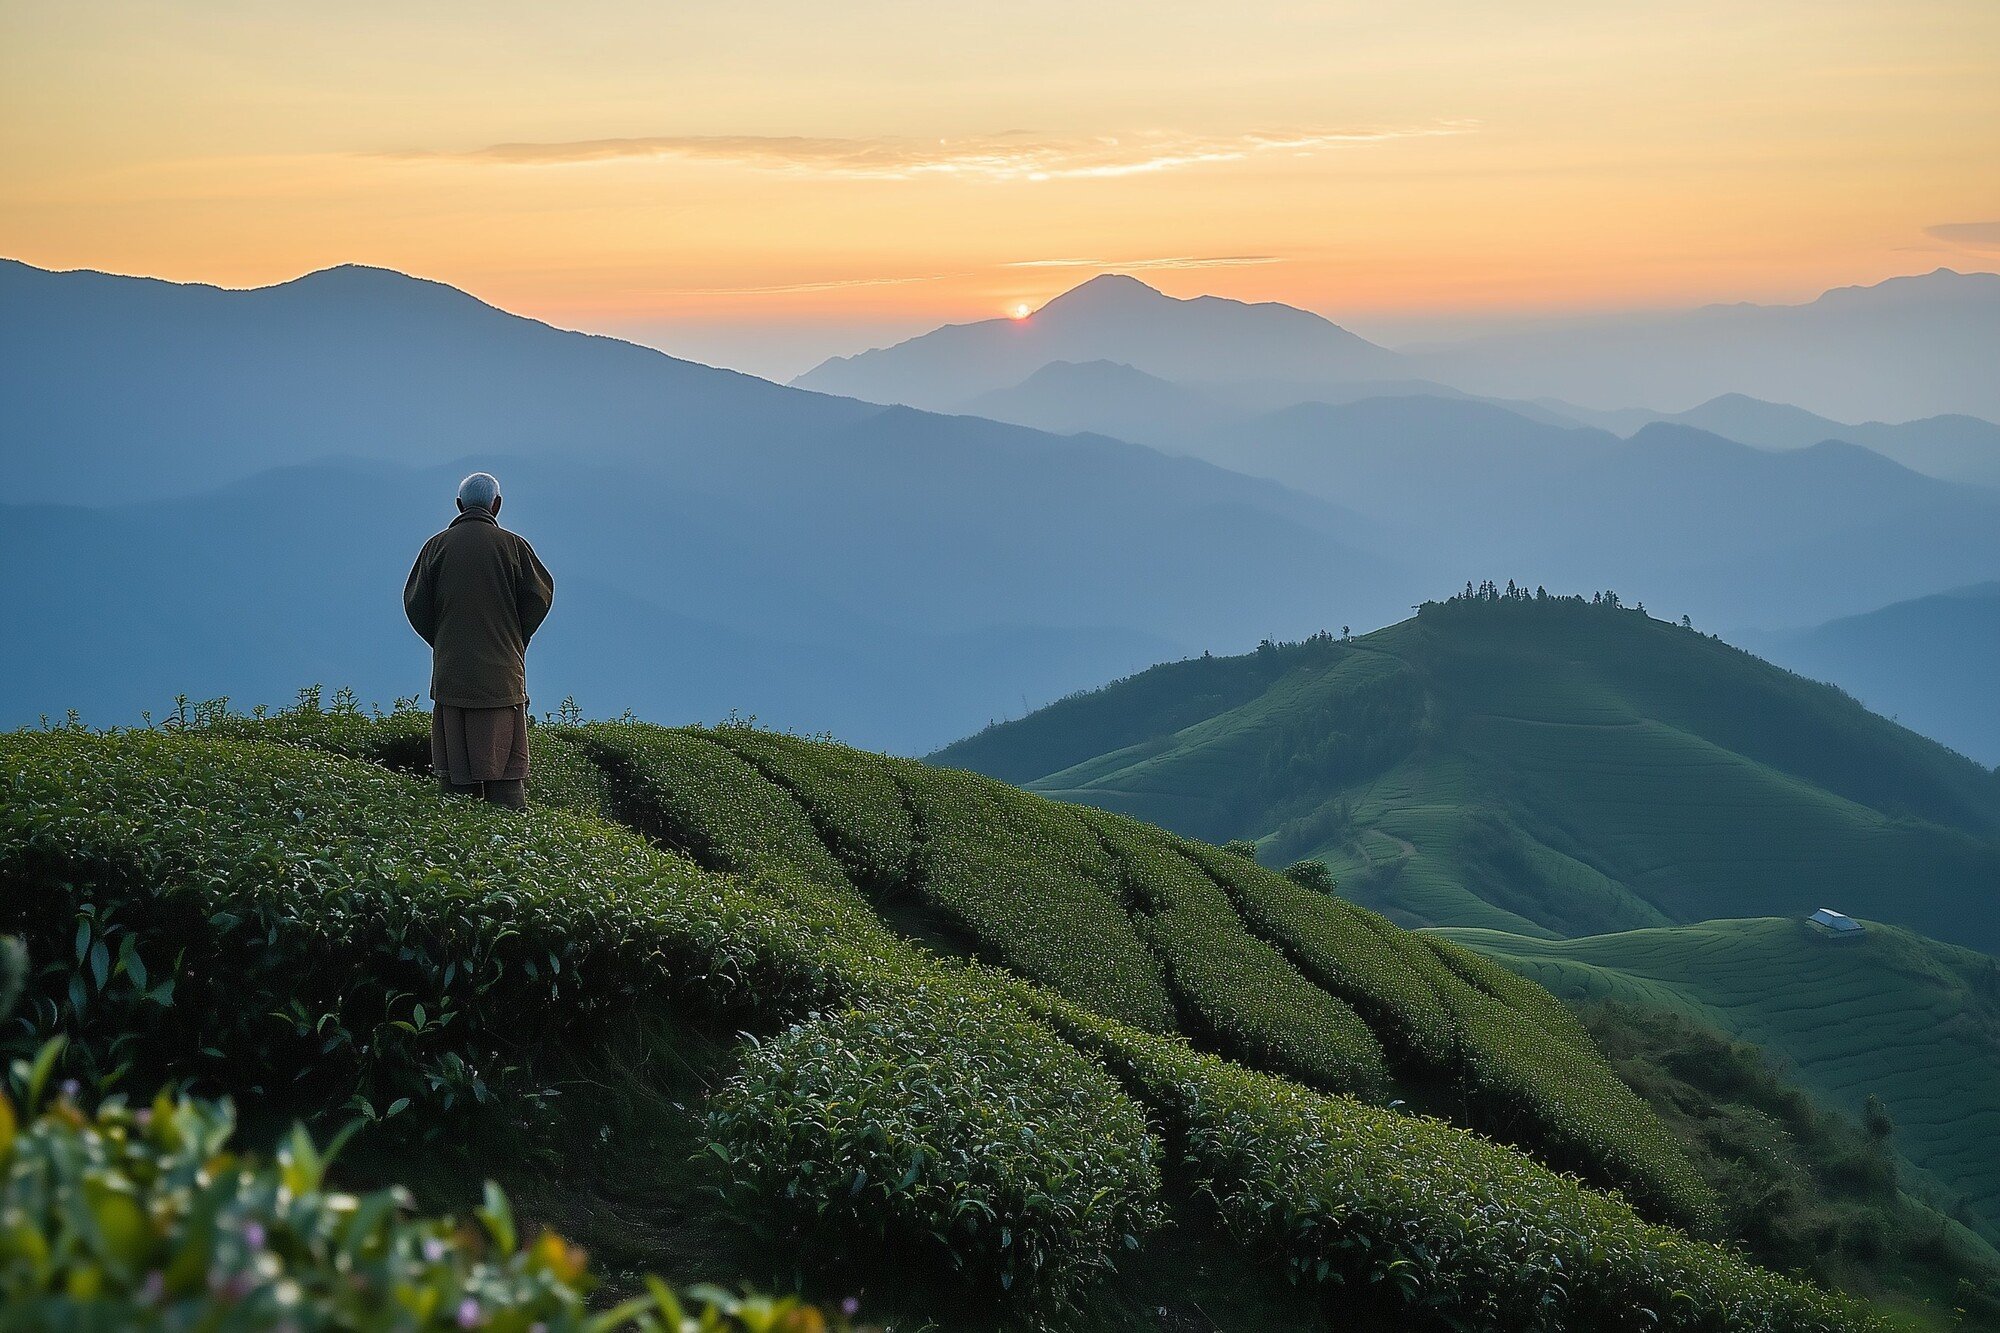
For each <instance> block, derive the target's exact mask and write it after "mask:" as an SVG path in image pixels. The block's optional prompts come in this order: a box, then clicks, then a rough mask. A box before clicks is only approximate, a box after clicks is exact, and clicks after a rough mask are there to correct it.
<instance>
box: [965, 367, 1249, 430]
mask: <svg viewBox="0 0 2000 1333" xmlns="http://www.w3.org/2000/svg"><path fill="white" fill-rule="evenodd" d="M959 409H960V410H961V411H964V412H969V413H971V414H972V415H973V416H979V417H990V418H991V419H993V420H994V421H1011V422H1013V423H1014V424H1015V425H1019V426H1032V427H1034V428H1035V429H1036V430H1047V431H1055V432H1057V433H1058V434H1075V433H1078V432H1085V431H1088V432H1092V433H1095V434H1098V435H1110V436H1114V437H1116V438H1117V439H1121V440H1133V441H1136V442H1138V443H1140V444H1153V445H1164V444H1169V443H1171V442H1173V441H1176V440H1179V439H1181V438H1183V437H1185V436H1187V435H1189V434H1191V433H1196V432H1201V431H1207V430H1214V429H1216V428H1217V427H1219V426H1222V425H1224V424H1226V423H1228V422H1231V421H1234V420H1236V419H1237V418H1238V416H1239V415H1240V412H1239V411H1238V410H1237V409H1235V408H1232V407H1230V406H1228V405H1226V404H1224V403H1222V402H1220V401H1218V400H1217V399H1216V398H1215V397H1213V396H1211V395H1210V394H1207V393H1204V392H1202V391H1201V390H1200V389H1197V388H1191V387H1189V386H1187V385H1183V384H1176V383H1174V382H1172V381H1171V380H1163V379H1161V378H1159V377H1158V376H1157V375H1148V374H1147V373H1146V372H1145V371H1143V370H1135V369H1133V368H1132V367H1131V366H1128V365H1125V364H1124V363H1123V362H1119V361H1051V362H1049V363H1048V364H1047V365H1045V366H1043V367H1042V368H1041V369H1040V370H1037V371H1036V372H1035V373H1034V374H1032V375H1030V376H1028V378H1026V379H1024V380H1022V381H1021V382H1020V383H1019V384H1012V385H1009V386H1007V387H1006V388H1004V389H994V390H992V391H990V392H987V393H981V394H974V395H973V396H972V397H971V398H968V399H966V400H965V402H963V403H961V404H959Z"/></svg>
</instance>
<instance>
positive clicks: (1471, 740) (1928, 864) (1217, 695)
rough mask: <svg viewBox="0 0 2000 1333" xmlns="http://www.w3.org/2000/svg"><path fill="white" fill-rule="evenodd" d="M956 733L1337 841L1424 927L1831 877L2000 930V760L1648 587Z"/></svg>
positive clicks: (1294, 837) (1623, 922) (1162, 677)
mask: <svg viewBox="0 0 2000 1333" xmlns="http://www.w3.org/2000/svg"><path fill="white" fill-rule="evenodd" d="M935 758H936V759H937V760H938V761H939V762H943V763H951V764H958V765H964V766H966V767H971V768H974V769H978V770H981V771H991V772H994V773H996V774H1003V775H1005V776H1007V777H1009V778H1011V779H1013V780H1016V781H1025V782H1027V783H1028V785H1029V786H1030V787H1031V788H1032V789H1033V790H1036V791H1040V792H1043V793H1046V794H1048V795H1053V796H1059V797H1061V798H1063V799H1066V800H1075V801H1081V802H1085V803H1088V804H1092V805H1098V806H1103V807H1105V808H1109V809H1116V810H1120V811H1122V812H1125V813H1129V814H1133V815H1137V816H1139V817H1141V818H1146V819H1151V820H1154V821H1157V822H1159V823H1162V824H1165V825H1166V826H1168V827H1170V828H1174V829H1176V830H1179V831H1181V832H1184V833H1188V834H1192V835H1194V836H1197V837H1207V838H1225V837H1246V838H1254V839H1256V840H1257V841H1258V843H1259V846H1260V850H1261V851H1262V853H1263V854H1264V855H1265V856H1266V858H1267V859H1270V860H1272V861H1275V862H1281V863H1282V862H1288V861H1291V860H1293V859H1296V858H1300V857H1316V858H1319V859H1322V860H1324V861H1325V862H1326V863H1327V864H1328V865H1329V866H1330V867H1331V868H1332V869H1333V871H1334V874H1335V876H1336V878H1337V879H1338V880H1339V881H1340V883H1341V885H1342V889H1343V892H1345V893H1347V894H1349V895H1351V896H1352V897H1354V898H1355V899H1356V900H1357V901H1360V902H1363V903H1367V904H1369V905H1371V906H1374V907H1376V908H1377V909H1378V910H1382V911H1385V912H1387V913H1389V914H1390V915H1391V916H1392V917H1394V918H1395V919H1397V920H1399V921H1402V922H1404V923H1405V924H1415V925H1476V926H1490V927H1494V928H1497V929H1502V930H1511V931H1516V932H1520V933H1524V934H1530V935H1582V934H1594V933H1599V932H1603V931H1607V930H1621V929H1630V928H1634V927H1641V926H1654V925H1666V924H1671V923H1674V922H1692V921H1700V920H1708V919H1711V918H1715V917H1719V916H1727V915H1743V914H1746V913H1753V914H1765V915H1802V914H1804V913H1806V912H1809V911H1811V910H1812V909H1813V908H1815V907H1819V906H1821V905H1823V904H1825V903H1828V902H1832V903H1834V904H1836V905H1841V906H1843V907H1844V908H1845V909H1847V910H1851V911H1853V912H1855V913H1858V914H1862V915H1867V916H1870V917H1873V918H1876V919H1880V920H1890V921H1895V922H1897V923H1899V924H1904V925H1908V926H1911V927H1913V928H1915V929H1918V930H1921V931H1924V932H1925V933H1927V934H1931V935H1934V936H1936V937H1938V938H1940V939H1947V940H1954V941H1957V942H1960V943H1965V944H1970V945H1973V946H1975V947H1981V948H1986V949H1989V950H1990V949H1993V948H1995V947H1996V946H2000V901H1996V900H1995V898H1994V896H1993V891H1992V886H1993V884H1994V882H1995V876H1996V875H2000V779H1996V777H1995V776H1994V775H1993V774H1992V773H1990V772H1988V771H1986V770H1984V769H1982V768H1980V767H1978V766H1977V765H1974V764H1972V763H1971V762H1969V761H1967V760H1965V759H1963V758H1962V757H1960V756H1957V755H1955V754H1953V753H1951V752H1950V751H1947V750H1945V749H1944V748H1943V747H1942V746H1939V745H1937V744H1935V743H1934V742H1931V741H1927V740H1925V739H1923V738H1922V737H1920V736H1917V735H1915V734H1914V733H1912V732H1909V731H1905V730H1904V729H1902V728H1901V727H1898V726H1896V725H1894V724H1893V723H1891V722H1888V721H1887V720H1885V719H1882V718H1879V717H1876V716H1875V715H1873V714H1871V713H1869V712H1868V711H1867V710H1866V709H1864V708H1862V707H1861V706H1860V705H1859V704H1856V703H1855V702H1853V701H1852V700H1851V699H1849V698H1847V697H1845V696H1844V695H1842V694H1840V693H1839V692H1838V691H1836V690H1834V689H1831V688H1829V687H1827V686H1823V685H1817V684H1814V683H1812V682H1809V681H1806V680H1804V679H1802V678H1800V677H1797V676H1794V675H1792V674H1790V673H1788V672H1785V671H1783V670H1781V669H1779V668H1776V667H1772V666H1770V665H1768V664H1766V663H1764V662H1760V661H1758V660H1757V659H1756V658H1753V657H1751V656H1750V655H1748V654H1747V653H1743V652H1741V651H1740V650H1737V649H1734V648H1731V647H1729V646H1727V645H1725V644H1723V643H1720V642H1718V641H1716V640H1714V639H1710V638H1707V637H1705V636H1703V635H1700V634H1698V633H1694V632H1691V631H1688V630H1684V629H1680V628H1678V627H1676V626H1672V625H1668V624H1664V623H1662V622H1659V621H1656V620H1652V619H1650V618H1648V617H1647V616H1644V615H1642V614H1640V613H1638V612H1636V611H1630V610H1612V609H1609V608H1603V607H1596V606H1592V605H1589V604H1581V603H1578V602H1575V601H1573V600H1563V599H1552V600H1551V601H1549V602H1534V601H1527V602H1514V601H1501V602H1497V603H1496V602H1486V601H1473V602H1464V601H1452V602H1448V603H1430V604H1427V605H1426V606H1425V607H1424V608H1423V609H1422V612H1421V614H1419V615H1418V616H1417V617H1416V618H1415V619H1413V620H1409V621H1405V622H1403V623H1402V624H1399V625H1395V626H1392V627H1390V628H1389V629H1386V630H1382V631H1378V632H1377V633H1374V634H1371V635H1367V636H1365V637H1362V638H1360V639H1357V640H1355V641H1354V642H1353V643H1351V644H1348V643H1342V642H1339V641H1335V640H1330V639H1322V640H1316V641H1311V642H1307V643H1303V644H1297V645H1292V646H1289V647H1273V648H1268V649H1265V650H1261V651H1260V652H1259V653H1258V654H1255V655H1252V656H1250V657H1247V658H1235V659H1218V660H1202V661H1196V662H1181V663H1171V664H1168V665H1166V666H1161V667H1155V668H1153V670H1151V671H1148V672H1145V673H1142V674H1141V675H1139V676H1137V677H1135V678H1133V679H1132V680H1130V681H1125V682H1121V683H1119V684H1116V685H1112V686H1108V687H1106V688H1104V689H1102V690H1099V691H1096V692H1094V693H1091V694H1086V695H1081V696H1078V697H1075V698H1072V699H1069V700H1065V701H1063V702H1061V703H1059V704H1056V705H1053V706H1051V707H1050V708H1048V709H1045V710H1043V711H1042V712H1040V713H1037V714H1034V715H1031V716H1030V717H1028V718H1026V719H1023V720H1022V721H1020V722H1015V723H1009V724H1006V725H1003V726H999V727H995V728H991V729H989V730H987V731H985V732H982V733H980V734H979V735H977V736H973V737H970V738H968V739H967V740H965V741H962V742H960V743H958V744H956V745H953V746H950V747H948V748H947V749H945V750H944V751H942V752H940V753H939V754H938V755H937V756H935Z"/></svg>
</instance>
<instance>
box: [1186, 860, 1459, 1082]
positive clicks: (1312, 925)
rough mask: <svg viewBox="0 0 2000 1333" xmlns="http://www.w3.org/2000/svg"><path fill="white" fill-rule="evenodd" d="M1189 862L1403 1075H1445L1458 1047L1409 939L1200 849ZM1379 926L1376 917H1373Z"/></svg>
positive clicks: (1349, 908) (1355, 910) (1338, 902)
mask: <svg viewBox="0 0 2000 1333" xmlns="http://www.w3.org/2000/svg"><path fill="white" fill-rule="evenodd" d="M1189 855H1191V856H1193V857H1194V858H1195V860H1196V861H1197V862H1198V863H1199V864H1200V865H1201V866H1202V867H1203V869H1205V870H1206V871H1207V872H1208V873H1209V874H1210V875H1211V876H1213V877H1214V879H1215V881H1216V883H1217V884H1219V885H1221V886H1222V888H1223V889H1224V891H1225V892H1227V893H1228V895H1229V898H1230V901H1231V903H1232V904H1233V905H1234V906H1235V908H1236V909H1237V911H1238V912H1240V913H1241V914H1242V916H1243V919H1244V921H1246V922H1247V923H1248V924H1249V926H1250V928H1251V929H1253V930H1255V931H1256V932H1257V933H1258V934H1259V935H1261V936H1263V937H1264V938H1265V939H1268V940H1271V941H1273V942H1274V943H1276V944H1277V945H1278V946H1279V947H1280V948H1282V949H1283V950H1284V951H1285V952H1286V953H1287V954H1289V955H1290V956H1291V957H1292V958H1294V959H1296V960H1298V963H1299V965H1300V966H1301V967H1302V968H1303V969H1304V970H1305V973H1306V975H1307V976H1309V977H1311V978H1312V979H1313V980H1314V981H1316V982H1318V983H1319V984H1320V985H1321V986H1324V987H1326V988H1327V989H1328V990H1330V991H1332V992H1333V993H1334V994H1335V995H1338V996H1340V997H1341V998H1343V999H1345V1000H1346V1001H1347V1002H1348V1003H1349V1004H1352V1005H1353V1006H1354V1007H1355V1008H1356V1009H1357V1010H1358V1011H1360V1013H1361V1014H1363V1015H1364V1016H1365V1017H1366V1018H1367V1019H1368V1020H1369V1022H1370V1023H1371V1024H1372V1025H1373V1026H1374V1028H1375V1029H1376V1031H1378V1032H1379V1033H1381V1034H1382V1036H1383V1037H1384V1038H1385V1039H1386V1043H1387V1044H1386V1049H1387V1050H1388V1051H1389V1052H1390V1053H1391V1055H1392V1056H1394V1057H1395V1058H1397V1059H1398V1060H1399V1061H1400V1062H1401V1063H1402V1064H1403V1066H1404V1067H1405V1068H1408V1067H1409V1066H1410V1065H1412V1064H1414V1065H1415V1066H1416V1067H1417V1068H1418V1069H1419V1070H1436V1069H1441V1068H1445V1067H1447V1066H1448V1065H1449V1063H1450V1062H1451V1060H1452V1058H1453V1055H1454V1052H1455V1051H1456V1049H1457V1046H1458V1043H1459V1033H1458V1031H1457V1027H1456V1025H1455V1024H1454V1023H1453V1022H1452V1017H1451V1012H1450V1010H1448V1009H1447V1008H1446V1007H1445V1004H1444V1001H1443V1000H1442V999H1441V998H1439V996H1438V993H1437V988H1436V985H1435V984H1434V983H1435V978H1434V975H1432V974H1434V973H1435V972H1436V970H1437V969H1436V968H1434V967H1430V966H1428V965H1427V962H1426V960H1424V959H1423V958H1422V956H1421V954H1420V953H1419V954H1417V955H1416V956H1414V957H1413V955H1412V953H1411V951H1410V949H1409V948H1407V947H1399V944H1400V942H1401V941H1403V940H1407V939H1409V936H1408V933H1407V932H1404V931H1399V930H1396V929H1395V927H1393V926H1388V923H1386V922H1383V925H1384V926H1385V927H1387V929H1385V930H1384V931H1382V932H1379V933H1378V932H1377V931H1375V930H1374V929H1371V924H1372V923H1371V921H1370V918H1371V917H1373V914H1372V913H1370V912H1367V911H1366V910H1365V909H1362V908H1359V907H1356V906H1354V905H1353V904H1351V903H1349V902H1347V901H1346V900H1345V899H1341V898H1333V897H1328V896H1327V895H1325V894H1321V893H1316V892H1314V891H1312V890H1310V889H1308V888H1305V887H1304V886H1302V885H1300V884H1299V883H1297V882H1296V881H1295V880H1293V879H1291V878H1290V877H1288V876H1283V875H1271V874H1266V873H1263V872H1262V871H1260V870H1259V869H1258V868H1257V867H1255V866H1247V865H1244V864H1243V863H1242V862H1241V861H1240V860H1238V859H1235V858H1230V857H1223V856H1218V855H1216V854H1215V853H1214V852H1212V851H1209V850H1207V849H1204V848H1201V847H1199V846H1195V847H1191V848H1190V849H1189ZM1377 919H1379V918H1377Z"/></svg>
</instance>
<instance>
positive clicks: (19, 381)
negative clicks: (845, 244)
mask: <svg viewBox="0 0 2000 1333" xmlns="http://www.w3.org/2000/svg"><path fill="white" fill-rule="evenodd" d="M870 413H871V409H869V408H868V407H866V406H864V405H861V404H855V403H843V402H838V401H835V400H832V399H826V398H814V397H811V396H809V395H805V394H800V393H797V392H793V391H788V390H785V389H783V388H780V387H779V386H777V385H773V384H770V383H768V382H767V381H764V380H760V379H756V378H754V377H753V376H749V375H739V374H736V373H735V372H733V371H724V370H716V369H713V368H711V367H708V366H701V365H696V364H694V363H692V362H688V361H679V360H675V359H674V358H672V357H669V356H666V355H664V354H662V353H659V352H655V351H652V350H651V349H648V348H643V347H638V346H635V345H633V344H631V343H626V342H620V341H618V340H617V339H614V338H601V337H594V336H591V335H588V334H582V333H570V332H565V331H562V330H558V329H554V328H551V327H550V326H548V325H546V324H543V323H540V322H539V321H536V320H531V319H524V318H521V317H520V316H517V315H511V314H507V313H506V312H504V311H500V310H497V309H495V308H493V307H492V306H489V305H487V304H485V303H484V302H482V301H479V300H477V299H475V298H474V297H471V296H468V295H467V294H465V293H464V292H461V291H459V290H457V289H456V288H452V287H448V286H445V285H444V284H442V283H437V282H429V281H425V280H423V279H420V278H412V277H407V276H405V275H403V274H401V273H395V272H391V271H389V270H386V269H375V268H363V267H359V266H356V265H343V266H341V267H339V268H331V269H325V270H322V271H320V272H317V273H310V274H307V275H306V276H305V277H302V278H298V279H295V280H294V281H291V282H285V283H279V284H278V285H276V286H272V287H262V288H256V289H253V290H248V291H232V290H225V289H223V288H218V287H209V286H203V285H198V284H182V283H170V282H161V281H157V280H154V279H149V278H127V277H118V276H113V275H110V274H104V273H93V272H88V271H79V272H72V273H50V272H45V271H43V270H41V269H37V268H33V267H30V266H29V265H26V264H21V263H16V262H14V261H11V260H0V419H4V420H5V421H6V422H7V423H8V435H9V439H8V445H7V447H6V449H5V451H4V453H0V491H4V493H5V494H6V495H7V496H9V497H10V498H12V499H14V500H17V501H18V500H22V499H34V500H56V501H65V502H75V503H86V504H88V503H99V502H112V501H120V500H134V499H143V498H146V497H148V496H151V495H154V494H157V493H158V492H159V491H160V490H162V489H166V490H170V491H178V492H183V493H186V492H192V491H196V490H200V489H203V488H205V487H209V486H213V485H215V484H218V483H220V482H225V481H229V480H232V479H236V478H240V477H245V476H248V475H250V474H252V473H255V472H259V471H262V470H264V469H267V468H271V467H278V466H284V465H286V464H291V463H299V462H305V461H309V460H312V459H316V458H324V457H328V456H332V455H348V456H357V457H369V458H381V459H386V460H394V461H398V462H404V463H413V464H419V465H421V464H424V463H431V462H442V461H445V460H447V459H453V458H457V457H459V456H461V455H463V454H465V453H466V452H467V451H468V450H469V449H471V448H474V447H477V448H480V449H490V450H492V451H493V452H496V453H502V454H510V455H511V454H525V455H530V456H535V455H542V456H549V457H568V458H574V459H577V460H579V461H581V460H585V459H619V460H633V461H637V460H644V459H650V458H657V457H660V456H662V455H666V454H674V455H677V456H679V457H680V458H682V459H683V460H689V459H696V458H699V457H700V456H701V455H702V454H704V453H708V452H712V451H719V450H720V451H733V450H736V449H741V448H744V447H748V446H752V445H762V444H764V443H766V442H769V441H773V440H782V439H786V438H791V437H797V436H802V435H811V434H818V433H822V432H825V431H827V430H830V429H837V428H839V427H841V426H843V425H847V424H851V423H854V422H857V421H860V420H862V419H863V418H865V417H867V416H868V415H870Z"/></svg>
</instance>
